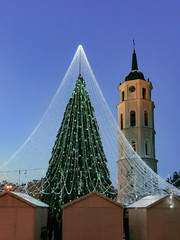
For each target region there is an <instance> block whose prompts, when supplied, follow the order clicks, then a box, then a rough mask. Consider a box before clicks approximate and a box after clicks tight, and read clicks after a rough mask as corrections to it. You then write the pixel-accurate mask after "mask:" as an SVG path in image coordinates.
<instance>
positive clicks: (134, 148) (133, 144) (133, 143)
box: [131, 140, 136, 151]
mask: <svg viewBox="0 0 180 240" xmlns="http://www.w3.org/2000/svg"><path fill="white" fill-rule="evenodd" d="M131 146H132V148H133V150H134V151H136V142H135V141H134V140H133V141H132V142H131Z"/></svg>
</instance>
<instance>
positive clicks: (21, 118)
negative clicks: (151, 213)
mask: <svg viewBox="0 0 180 240" xmlns="http://www.w3.org/2000/svg"><path fill="white" fill-rule="evenodd" d="M179 12H180V3H179V1H178V0H174V1H167V0H165V1H162V0H159V1H157V0H156V1H155V0H151V1H148V0H137V1H132V0H131V1H130V0H126V1H121V0H113V1H107V0H103V1H102V0H96V1H95V0H91V1H86V0H76V1H72V0H71V1H70V0H69V1H68V0H66V1H62V0H51V1H50V0H31V1H29V0H18V1H12V0H8V1H2V0H0V160H1V161H2V160H3V159H5V160H6V159H7V158H8V157H10V156H11V155H12V154H13V153H14V152H15V151H16V150H17V149H18V148H19V147H20V146H21V145H22V144H23V143H24V141H25V140H26V139H27V138H28V136H29V135H30V134H31V133H32V131H33V130H34V128H35V127H36V125H37V124H38V122H39V121H40V119H41V117H42V115H43V113H44V112H45V110H46V108H47V107H48V105H49V103H50V101H51V99H52V97H53V96H54V94H55V92H56V90H57V88H58V86H59V84H60V82H61V80H62V78H63V76H64V74H65V73H66V71H67V68H68V66H69V64H70V62H71V60H72V57H73V55H74V53H75V51H76V49H77V47H78V45H79V44H82V45H83V47H84V50H85V52H86V54H87V57H88V60H89V62H90V64H91V67H92V69H93V72H94V74H95V76H96V79H97V81H98V83H99V85H100V88H101V90H102V92H103V94H104V96H105V98H106V101H107V103H108V105H109V107H110V109H111V111H112V112H113V114H114V116H115V117H116V118H117V109H116V105H117V104H119V92H118V89H117V87H118V85H119V83H120V82H123V81H124V78H125V76H126V75H127V73H128V72H129V71H130V68H131V55H132V39H133V38H134V39H135V42H136V53H137V58H138V64H139V69H140V70H141V71H142V72H143V73H144V75H145V78H148V77H149V78H150V81H151V82H152V84H153V87H154V89H153V91H152V99H153V101H154V102H155V106H156V108H155V129H156V158H157V159H158V160H159V163H158V172H159V174H160V176H162V177H163V178H164V177H166V176H167V174H168V173H171V174H172V172H173V171H175V170H176V171H180V168H179V166H180V164H179V162H180V148H179V142H178V141H179V136H178V135H179V132H180V131H179V124H178V123H179V122H180V113H179V103H180V100H179V95H180V83H179V82H180V79H179V58H180V43H179V39H180V31H179V26H180V17H179Z"/></svg>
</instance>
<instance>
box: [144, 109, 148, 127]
mask: <svg viewBox="0 0 180 240" xmlns="http://www.w3.org/2000/svg"><path fill="white" fill-rule="evenodd" d="M144 125H145V127H147V126H148V112H147V111H144Z"/></svg>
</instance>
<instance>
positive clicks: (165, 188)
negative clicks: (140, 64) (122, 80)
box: [0, 46, 180, 204]
mask: <svg viewBox="0 0 180 240" xmlns="http://www.w3.org/2000/svg"><path fill="white" fill-rule="evenodd" d="M80 58H81V75H82V76H83V78H84V80H85V83H86V90H87V91H88V93H89V97H90V100H91V103H92V106H93V107H94V110H95V112H94V114H95V117H96V119H97V123H98V126H99V131H100V135H101V140H102V144H103V148H104V152H105V155H106V158H107V160H108V163H107V165H108V169H109V171H110V177H111V181H112V183H113V186H114V188H115V189H118V195H119V200H120V201H121V202H123V203H125V204H128V203H131V202H133V201H134V200H135V197H136V196H138V197H142V196H145V195H149V194H161V193H162V194H164V193H166V192H167V193H173V194H175V195H180V190H179V189H177V188H175V187H174V186H173V185H171V184H169V183H167V182H166V181H165V180H164V179H162V178H161V177H160V176H158V175H157V174H156V173H155V172H154V171H153V170H152V169H151V168H149V167H148V166H147V165H146V163H145V162H144V161H143V160H142V159H141V158H140V157H139V156H138V155H137V154H136V152H135V151H134V150H133V149H132V147H131V146H130V144H129V143H128V141H127V140H126V138H125V137H124V135H123V134H122V132H121V130H120V129H119V127H118V124H117V121H116V120H115V119H114V117H113V115H112V113H111V111H110V109H109V107H108V105H107V103H106V100H105V99H104V97H103V94H102V92H101V90H100V88H99V85H98V83H97V81H96V78H95V76H94V74H93V72H92V69H91V67H90V65H89V62H88V60H87V57H86V55H85V52H84V50H83V48H82V46H79V47H78V49H77V51H76V53H75V56H74V58H73V60H72V62H71V64H70V66H69V68H68V70H67V73H66V74H65V76H64V78H63V80H62V82H61V84H60V86H59V88H58V90H57V92H56V94H55V96H54V98H53V99H52V101H51V103H50V105H49V107H48V108H47V110H46V112H45V113H44V115H43V117H42V119H41V121H40V123H39V124H38V126H37V127H36V128H35V130H34V131H33V133H32V134H31V136H30V137H29V138H28V139H27V141H26V142H25V143H24V144H23V145H22V146H21V147H20V148H19V149H18V150H17V151H16V152H15V153H14V155H13V156H12V157H11V158H10V159H8V160H7V161H6V162H4V163H3V164H1V166H0V182H1V190H3V189H4V188H5V186H6V185H7V184H12V185H13V189H14V190H15V191H23V192H26V193H28V194H31V195H33V196H37V197H38V196H39V194H40V193H41V194H43V191H42V185H43V181H44V177H45V174H46V171H47V168H48V162H49V159H50V157H51V150H52V147H53V145H54V142H55V139H56V135H57V132H58V130H59V127H60V125H61V121H62V118H63V114H64V111H65V108H66V105H67V103H68V100H69V98H70V97H71V94H72V91H73V89H74V86H75V83H76V80H77V78H78V75H79V59H80ZM119 153H121V154H122V153H123V155H124V164H123V165H121V169H120V170H119V176H121V179H122V180H123V182H124V184H123V187H121V188H120V186H118V181H117V179H118V164H117V161H118V158H119ZM62 178H63V182H64V186H65V185H66V180H65V178H64V176H63V175H62ZM46 181H49V180H48V179H46ZM46 183H47V182H46ZM102 184H103V183H102ZM47 185H48V184H47ZM106 187H107V186H106ZM94 190H96V187H94ZM53 191H54V192H56V190H53ZM46 194H47V193H46ZM57 194H59V192H57Z"/></svg>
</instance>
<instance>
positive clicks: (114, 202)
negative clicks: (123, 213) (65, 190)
mask: <svg viewBox="0 0 180 240" xmlns="http://www.w3.org/2000/svg"><path fill="white" fill-rule="evenodd" d="M93 195H96V196H98V197H100V198H102V199H104V200H106V201H108V202H111V203H112V204H115V205H116V206H118V207H121V208H124V207H125V206H124V205H122V204H120V203H118V202H116V201H114V200H112V199H110V198H108V197H106V196H104V195H103V194H100V193H98V192H96V191H93V192H91V193H88V194H86V195H84V196H82V197H80V198H77V199H75V200H73V201H71V202H68V203H66V204H64V205H62V206H61V207H62V208H67V207H69V206H71V205H73V204H76V203H78V202H80V201H82V200H85V199H86V198H89V197H91V196H93Z"/></svg>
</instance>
